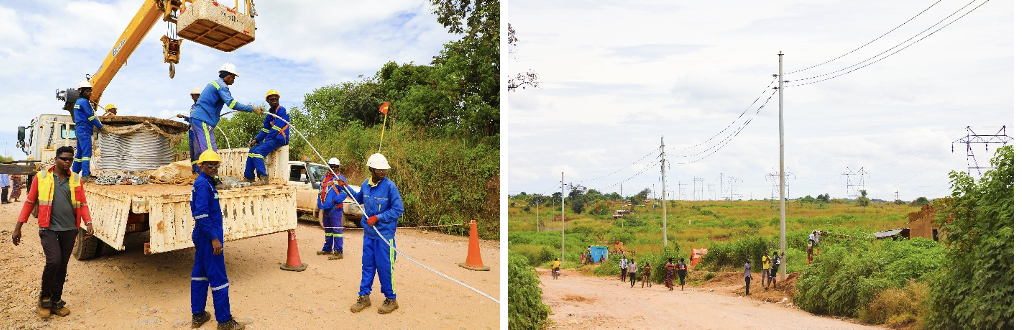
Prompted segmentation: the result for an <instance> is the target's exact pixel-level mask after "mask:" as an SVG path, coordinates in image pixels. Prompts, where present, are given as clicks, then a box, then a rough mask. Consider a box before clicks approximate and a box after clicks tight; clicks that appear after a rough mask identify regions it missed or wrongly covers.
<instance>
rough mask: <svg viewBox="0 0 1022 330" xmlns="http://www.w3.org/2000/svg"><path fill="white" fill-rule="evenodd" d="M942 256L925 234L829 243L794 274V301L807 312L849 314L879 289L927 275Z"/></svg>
mask: <svg viewBox="0 0 1022 330" xmlns="http://www.w3.org/2000/svg"><path fill="white" fill-rule="evenodd" d="M943 255H944V251H943V248H942V247H941V246H940V244H938V243H937V242H934V241H933V240H930V239H924V238H916V239H912V240H898V241H892V240H881V241H876V240H869V239H866V238H860V239H856V240H847V241H845V242H842V243H837V244H831V245H828V247H827V248H826V249H824V250H823V252H822V253H821V254H820V255H819V256H817V257H815V258H813V264H812V265H811V266H809V267H806V269H805V270H804V271H803V272H802V275H801V276H799V280H798V284H796V286H795V288H796V289H797V293H796V294H795V296H794V297H793V300H794V301H795V303H796V304H798V306H799V308H801V309H803V310H806V311H808V312H811V313H816V314H829V315H838V316H847V317H853V316H856V315H857V314H858V313H859V312H860V311H861V310H862V309H864V308H865V307H866V306H867V305H868V304H869V303H870V302H871V301H872V300H873V298H874V297H875V296H876V295H877V294H878V293H880V292H881V291H884V290H886V289H890V288H896V287H897V288H900V287H904V286H905V285H906V283H908V282H909V281H910V280H916V279H924V280H925V279H928V278H930V277H932V276H933V274H934V273H935V272H936V271H938V270H939V268H940V266H939V265H940V263H941V262H942V259H943Z"/></svg>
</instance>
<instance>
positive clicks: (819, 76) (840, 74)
mask: <svg viewBox="0 0 1022 330" xmlns="http://www.w3.org/2000/svg"><path fill="white" fill-rule="evenodd" d="M973 2H976V0H973V1H972V2H969V3H968V4H966V5H965V6H964V7H962V8H959V9H958V10H956V11H955V12H954V13H952V14H951V15H948V17H946V18H944V19H942V20H940V21H938V22H937V23H936V24H934V25H932V26H930V27H929V28H926V29H925V30H923V31H922V32H919V33H918V34H916V35H914V36H912V37H911V38H908V39H906V40H905V41H902V42H901V43H899V44H897V45H894V47H891V48H888V49H887V50H885V51H883V52H880V53H879V54H876V55H874V56H873V57H870V58H868V59H865V60H863V61H860V62H858V63H855V64H852V65H850V66H847V67H844V68H841V69H839V70H835V71H831V72H828V73H824V74H820V75H816V76H812V77H808V78H800V79H795V80H793V81H802V80H811V79H817V78H822V77H825V76H830V77H827V78H823V79H819V80H813V81H809V82H805V83H801V84H797V85H793V86H789V87H799V86H805V85H811V84H815V83H819V82H824V81H827V80H831V79H834V78H837V77H840V76H843V75H846V74H849V73H852V72H855V71H858V70H859V69H862V68H865V67H868V66H870V65H873V64H875V63H877V62H880V61H883V60H884V59H887V58H888V57H891V56H893V55H894V54H897V53H900V52H901V51H902V50H905V49H906V48H909V47H911V46H912V45H915V44H916V43H918V42H920V41H923V40H925V39H926V38H929V37H930V36H932V35H933V34H935V33H937V32H940V31H941V30H943V29H944V28H946V27H947V26H948V25H951V24H954V23H955V22H957V21H958V20H960V19H962V17H965V16H966V15H969V14H970V13H972V12H973V11H975V10H976V9H979V7H982V6H983V5H984V4H986V3H987V2H990V0H986V1H983V2H982V3H980V4H979V5H978V6H976V7H974V8H972V9H970V10H969V11H968V12H966V13H965V14H962V16H959V17H958V18H955V19H954V20H952V21H951V22H948V23H947V24H944V26H941V27H940V28H938V29H936V30H934V31H933V32H930V33H929V34H927V35H925V36H923V37H922V38H919V39H918V40H915V41H913V42H912V43H909V44H908V45H905V46H904V47H902V48H899V49H897V50H895V51H894V52H891V53H890V54H887V55H885V56H883V57H880V58H879V59H876V60H874V61H872V62H869V63H866V62H867V61H870V60H873V59H874V58H877V57H878V56H880V55H883V54H884V53H887V52H890V51H891V50H892V49H895V48H898V47H899V46H901V45H903V44H905V43H906V42H909V41H911V40H912V39H914V38H915V37H918V36H919V35H921V34H923V33H925V32H926V31H929V30H930V29H932V28H933V27H934V26H937V25H939V24H940V23H941V22H943V21H945V20H947V19H948V18H951V16H954V15H955V14H957V13H958V12H959V11H961V10H962V9H965V8H966V7H968V6H969V5H971V4H972V3H973ZM862 63H866V64H864V65H861V64H862ZM860 65H861V66H860ZM851 68H854V69H852V70H850V71H846V70H848V69H851ZM842 71H845V72H842ZM839 72H841V73H839ZM838 73H839V74H838ZM831 75H832V76H831Z"/></svg>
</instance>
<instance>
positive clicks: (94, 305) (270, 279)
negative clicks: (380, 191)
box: [0, 203, 503, 329]
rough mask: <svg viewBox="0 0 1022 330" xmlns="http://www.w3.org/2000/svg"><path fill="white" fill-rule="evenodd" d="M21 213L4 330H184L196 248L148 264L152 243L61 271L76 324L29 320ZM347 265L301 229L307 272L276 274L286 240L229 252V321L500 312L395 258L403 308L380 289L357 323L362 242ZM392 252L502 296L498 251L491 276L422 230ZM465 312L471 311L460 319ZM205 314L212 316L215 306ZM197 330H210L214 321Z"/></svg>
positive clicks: (468, 323)
mask: <svg viewBox="0 0 1022 330" xmlns="http://www.w3.org/2000/svg"><path fill="white" fill-rule="evenodd" d="M20 209H21V203H16V204H8V205H2V206H0V219H4V221H3V223H2V224H0V274H3V277H2V279H0V329H38V328H58V329H128V328H136V329H137V328H144V329H182V328H188V327H190V320H191V318H190V307H189V302H190V293H189V285H190V284H189V283H190V282H189V281H190V274H191V269H192V262H193V256H194V253H195V252H194V251H195V250H194V249H186V250H180V251H173V252H168V253H161V254H156V255H149V256H147V255H144V254H143V253H142V246H141V244H142V243H143V242H145V240H146V239H148V237H147V236H146V235H145V234H132V235H129V236H128V240H127V242H126V244H125V245H126V246H127V250H126V251H122V252H118V253H116V254H114V255H111V256H102V257H99V258H96V259H93V260H88V261H78V260H75V259H74V258H71V262H70V263H69V264H68V282H67V284H66V285H65V287H64V300H65V301H67V302H68V307H69V308H71V310H72V313H71V315H70V316H68V317H64V318H61V317H54V318H51V320H50V321H42V320H40V319H39V318H38V317H37V316H36V315H35V310H34V308H35V304H36V301H37V297H38V295H39V285H40V284H39V276H40V274H41V273H42V267H43V263H44V258H43V255H42V248H41V247H40V246H39V236H38V234H37V232H38V229H37V227H36V225H35V222H34V221H35V220H34V219H31V220H30V221H29V222H28V223H27V224H26V225H25V226H24V227H23V228H22V244H21V245H19V246H17V247H15V246H14V245H13V244H11V237H10V230H12V229H13V228H14V221H15V219H16V215H17V212H18V211H20ZM344 234H345V235H344V236H345V241H344V243H345V245H344V247H345V258H344V259H341V260H336V261H328V260H326V256H318V255H316V254H315V252H316V251H318V250H319V249H320V248H321V247H322V246H323V231H322V229H320V228H319V226H318V225H317V224H315V223H311V222H305V221H299V225H298V230H297V235H298V240H299V242H298V247H299V250H300V251H301V258H302V261H303V262H305V263H307V264H308V265H309V267H308V269H307V270H306V271H304V272H300V273H296V272H287V271H282V270H280V269H279V267H280V264H281V263H282V262H284V260H285V259H286V255H287V234H286V233H277V234H272V235H267V236H263V237H256V238H250V239H244V240H240V241H233V242H227V244H226V245H227V246H226V249H225V253H226V260H227V274H228V277H229V279H230V282H231V283H230V284H231V292H230V293H231V310H232V312H233V314H234V316H235V317H236V318H238V320H241V321H243V322H248V323H249V326H248V327H247V328H248V329H323V328H326V329H351V328H376V329H414V328H439V329H498V328H499V323H500V314H499V313H500V308H499V305H498V304H496V303H494V302H492V301H491V300H489V299H487V298H485V297H483V296H481V295H478V294H476V293H475V292H472V291H471V290H469V289H467V288H464V287H462V286H460V285H458V284H455V283H453V282H450V281H448V280H446V279H444V278H442V277H440V276H438V275H436V274H433V273H432V272H430V271H428V270H426V269H424V268H421V267H419V266H418V265H415V264H414V263H412V262H410V261H408V260H407V259H404V258H402V257H401V256H398V261H397V263H396V265H395V268H396V269H395V277H396V282H397V284H396V287H395V291H396V293H397V297H398V298H397V299H398V302H399V304H400V308H399V309H398V310H397V311H395V312H394V313H392V314H390V315H380V314H377V313H376V309H377V308H378V307H379V306H380V305H382V303H383V300H384V297H383V294H382V293H380V291H379V282H378V281H379V280H377V281H376V282H375V284H374V292H373V293H372V295H371V299H372V302H373V306H372V307H370V309H368V310H365V311H362V312H361V313H358V314H352V313H351V312H350V311H349V310H348V308H349V306H351V304H353V303H354V302H355V299H356V298H357V296H358V284H359V280H360V276H361V254H362V245H361V243H362V231H361V230H346V231H345V233H344ZM396 241H397V247H398V249H401V251H403V252H405V253H406V254H408V255H409V256H411V257H412V258H415V259H416V260H418V261H420V262H422V263H424V264H426V265H428V266H430V267H433V268H434V269H437V270H438V271H440V272H443V273H445V274H447V275H450V276H452V277H454V278H457V279H458V280H460V281H462V282H465V283H466V284H468V285H471V286H473V287H475V288H476V289H479V290H480V291H483V292H485V293H487V294H489V295H490V296H493V297H494V298H496V299H502V297H500V296H499V294H500V273H501V272H502V271H503V269H502V268H501V267H500V253H499V251H500V248H499V244H498V242H493V241H481V244H480V245H481V246H480V248H481V250H482V258H483V263H484V264H485V265H487V266H489V267H490V268H491V270H490V271H484V272H475V271H469V270H466V269H464V268H461V267H458V266H457V265H456V263H459V262H465V256H466V253H467V250H468V239H467V238H465V237H457V236H449V235H443V234H436V233H424V232H421V231H417V230H399V231H398V233H397V237H396ZM467 306H470V308H466V307H467ZM206 310H207V311H209V312H211V313H212V312H213V306H212V299H209V300H208V301H207V309H206ZM202 328H203V329H215V328H216V322H209V323H206V324H205V326H203V327H202Z"/></svg>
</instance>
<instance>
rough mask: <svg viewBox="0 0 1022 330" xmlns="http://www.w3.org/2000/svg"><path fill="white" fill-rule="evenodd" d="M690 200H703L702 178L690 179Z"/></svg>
mask: <svg viewBox="0 0 1022 330" xmlns="http://www.w3.org/2000/svg"><path fill="white" fill-rule="evenodd" d="M692 200H695V201H701V200H703V178H692Z"/></svg>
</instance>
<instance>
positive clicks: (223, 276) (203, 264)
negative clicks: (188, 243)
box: [192, 234, 231, 322]
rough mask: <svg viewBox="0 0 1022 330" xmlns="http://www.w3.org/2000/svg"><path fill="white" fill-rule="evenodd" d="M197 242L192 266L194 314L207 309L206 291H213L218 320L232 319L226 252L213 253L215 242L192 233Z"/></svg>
mask: <svg viewBox="0 0 1022 330" xmlns="http://www.w3.org/2000/svg"><path fill="white" fill-rule="evenodd" d="M192 242H193V243H194V244H195V266H194V267H193V268H192V314H199V313H202V312H204V311H206V292H208V291H207V290H209V289H212V291H213V310H214V311H215V314H216V321H217V322H227V321H229V320H230V319H231V301H230V299H229V298H228V295H227V292H228V290H229V289H230V287H229V285H228V282H227V269H226V266H225V265H224V254H223V253H221V254H220V255H214V254H213V244H212V243H211V242H210V241H209V240H207V239H204V238H203V239H199V238H198V237H196V235H195V234H192Z"/></svg>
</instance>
